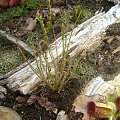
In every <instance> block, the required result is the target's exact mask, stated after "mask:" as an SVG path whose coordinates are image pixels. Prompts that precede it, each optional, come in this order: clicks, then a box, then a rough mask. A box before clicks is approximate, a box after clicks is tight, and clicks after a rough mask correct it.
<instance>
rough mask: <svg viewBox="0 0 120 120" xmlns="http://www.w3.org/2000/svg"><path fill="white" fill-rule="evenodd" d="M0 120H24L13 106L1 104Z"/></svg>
mask: <svg viewBox="0 0 120 120" xmlns="http://www.w3.org/2000/svg"><path fill="white" fill-rule="evenodd" d="M0 120H22V118H21V117H20V116H19V114H18V113H17V112H16V111H14V110H12V109H11V108H8V107H5V106H0Z"/></svg>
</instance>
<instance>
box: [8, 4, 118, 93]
mask: <svg viewBox="0 0 120 120" xmlns="http://www.w3.org/2000/svg"><path fill="white" fill-rule="evenodd" d="M119 21H120V6H119V5H118V4H117V5H116V6H114V7H112V8H111V9H110V10H109V11H108V12H107V13H104V12H102V13H99V14H97V15H96V16H94V17H92V18H90V19H89V20H87V21H85V22H84V23H82V24H80V25H78V26H77V27H76V28H75V29H74V30H73V31H72V32H68V33H66V34H67V37H66V42H67V43H68V41H69V38H70V45H69V48H68V50H69V55H70V57H73V56H75V55H76V54H78V53H80V52H84V51H86V50H95V48H97V47H98V46H99V45H100V43H101V38H102V37H104V35H105V34H104V33H105V30H106V29H107V28H108V27H109V25H111V24H113V23H116V22H119ZM50 46H51V49H52V54H53V56H54V58H56V57H57V54H58V56H60V55H61V54H62V42H61V37H60V38H58V39H57V40H56V41H54V42H53V43H52V44H51V45H50ZM56 48H57V51H58V53H56ZM48 61H49V62H51V58H50V55H49V54H48ZM31 65H32V66H33V67H34V68H36V63H35V61H34V62H32V63H31ZM8 82H9V83H8V85H7V86H8V87H9V88H10V89H12V90H19V91H20V92H22V93H23V94H28V93H31V92H32V91H33V89H34V88H35V87H36V86H38V85H41V83H42V80H40V79H39V78H38V77H37V75H36V74H34V72H33V71H32V70H31V69H30V67H29V66H26V67H25V68H23V69H21V70H20V71H18V72H16V73H15V74H13V75H12V76H10V77H9V78H8ZM38 83H39V84H38Z"/></svg>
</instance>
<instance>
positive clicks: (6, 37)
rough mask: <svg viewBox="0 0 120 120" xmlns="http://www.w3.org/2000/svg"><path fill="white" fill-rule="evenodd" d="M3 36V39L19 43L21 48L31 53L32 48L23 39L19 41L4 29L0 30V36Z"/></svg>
mask: <svg viewBox="0 0 120 120" xmlns="http://www.w3.org/2000/svg"><path fill="white" fill-rule="evenodd" d="M1 37H4V39H6V40H8V41H11V42H12V43H14V44H16V45H19V46H20V47H21V48H23V49H24V50H25V51H27V52H28V53H30V54H33V52H32V49H31V48H30V47H29V46H28V45H27V44H26V43H24V42H23V41H21V40H20V39H18V38H16V37H14V36H12V35H9V34H7V33H6V32H5V31H3V30H0V38H1Z"/></svg>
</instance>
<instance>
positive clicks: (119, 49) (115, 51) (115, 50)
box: [112, 46, 120, 55]
mask: <svg viewBox="0 0 120 120" xmlns="http://www.w3.org/2000/svg"><path fill="white" fill-rule="evenodd" d="M119 51H120V46H119V47H117V48H116V49H114V50H113V52H112V54H113V55H114V54H115V53H117V52H119Z"/></svg>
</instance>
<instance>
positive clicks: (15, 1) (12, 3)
mask: <svg viewBox="0 0 120 120" xmlns="http://www.w3.org/2000/svg"><path fill="white" fill-rule="evenodd" d="M20 3H21V0H10V2H9V6H10V7H12V6H15V5H18V4H20Z"/></svg>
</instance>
